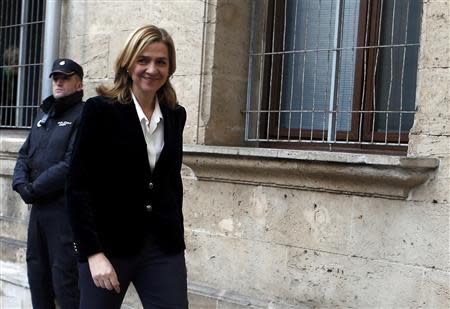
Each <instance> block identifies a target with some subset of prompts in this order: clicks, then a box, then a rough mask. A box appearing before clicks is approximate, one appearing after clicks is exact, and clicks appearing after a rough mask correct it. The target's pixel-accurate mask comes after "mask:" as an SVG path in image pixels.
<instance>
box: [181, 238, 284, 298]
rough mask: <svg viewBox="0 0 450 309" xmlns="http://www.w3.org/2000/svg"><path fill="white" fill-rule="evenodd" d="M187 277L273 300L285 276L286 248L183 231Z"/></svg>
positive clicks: (227, 289)
mask: <svg viewBox="0 0 450 309" xmlns="http://www.w3.org/2000/svg"><path fill="white" fill-rule="evenodd" d="M187 233H188V235H187V248H188V249H187V251H186V261H187V266H188V278H189V280H192V281H195V282H201V283H202V284H204V285H208V286H212V287H214V288H215V289H218V290H224V293H225V292H227V291H238V292H239V293H240V294H241V295H245V296H246V297H250V298H256V299H258V298H261V297H264V298H267V299H269V300H272V299H273V300H277V299H278V298H277V297H278V295H280V294H281V291H280V290H281V289H283V282H284V280H285V277H286V257H287V255H286V254H287V248H286V247H284V246H281V245H277V244H270V243H265V242H260V241H254V240H248V239H236V238H231V237H223V236H220V235H214V234H212V233H208V232H207V231H192V230H187Z"/></svg>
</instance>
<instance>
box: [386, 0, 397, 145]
mask: <svg viewBox="0 0 450 309" xmlns="http://www.w3.org/2000/svg"><path fill="white" fill-rule="evenodd" d="M396 6H397V0H394V4H393V8H392V26H391V45H394V29H395V8H396ZM393 49H394V47H391V48H390V49H389V55H390V58H391V61H390V62H391V63H390V65H391V67H390V73H391V76H390V80H389V95H388V101H387V107H386V110H388V111H390V109H391V97H392V81H393V80H394V55H393ZM388 126H389V113H387V114H386V121H385V131H384V142H385V143H387V142H388Z"/></svg>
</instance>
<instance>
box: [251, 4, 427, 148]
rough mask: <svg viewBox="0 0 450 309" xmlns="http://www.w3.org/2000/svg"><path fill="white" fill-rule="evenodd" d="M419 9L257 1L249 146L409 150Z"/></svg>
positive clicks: (390, 5)
mask: <svg viewBox="0 0 450 309" xmlns="http://www.w3.org/2000/svg"><path fill="white" fill-rule="evenodd" d="M421 11H422V1H419V0H361V1H359V0H258V1H254V2H253V19H252V38H251V48H250V58H249V62H250V67H249V87H248V94H247V109H246V111H245V113H246V140H247V141H257V142H269V143H274V142H276V143H278V142H285V143H320V144H346V145H352V144H353V145H355V146H358V145H387V146H405V145H407V143H408V132H409V130H410V128H411V127H412V124H413V120H414V113H415V89H416V75H417V61H418V50H419V36H420V19H421Z"/></svg>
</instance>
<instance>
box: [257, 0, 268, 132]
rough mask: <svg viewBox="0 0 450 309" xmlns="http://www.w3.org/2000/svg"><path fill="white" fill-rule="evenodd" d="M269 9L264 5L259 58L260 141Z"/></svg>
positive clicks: (258, 114) (258, 112) (258, 117)
mask: <svg viewBox="0 0 450 309" xmlns="http://www.w3.org/2000/svg"><path fill="white" fill-rule="evenodd" d="M267 7H268V5H267V4H265V5H264V15H263V18H262V20H263V21H264V22H263V31H262V33H263V34H264V35H263V38H264V39H263V40H262V46H261V48H262V50H261V55H260V56H258V57H259V65H260V66H259V80H258V85H259V91H258V102H257V105H258V109H257V113H256V115H257V117H256V139H258V140H259V139H260V130H259V128H260V126H261V117H262V111H261V103H262V91H263V86H264V66H265V59H266V56H265V51H266V36H265V34H266V33H267V28H266V27H267V23H266V22H265V21H266V20H267V14H268V12H267Z"/></svg>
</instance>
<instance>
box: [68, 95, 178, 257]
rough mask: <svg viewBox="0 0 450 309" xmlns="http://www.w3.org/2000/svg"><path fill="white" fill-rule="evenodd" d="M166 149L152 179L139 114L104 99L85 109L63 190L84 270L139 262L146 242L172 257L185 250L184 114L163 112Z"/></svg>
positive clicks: (92, 101) (90, 102) (166, 109)
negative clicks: (99, 256) (103, 258)
mask: <svg viewBox="0 0 450 309" xmlns="http://www.w3.org/2000/svg"><path fill="white" fill-rule="evenodd" d="M160 107H161V112H162V114H163V118H164V120H163V121H164V147H163V149H162V152H161V155H160V157H159V159H158V161H157V163H156V165H155V168H154V170H153V171H151V169H150V165H149V162H148V155H147V147H146V143H145V139H144V135H143V133H142V129H141V125H140V122H139V118H138V115H137V112H136V107H135V106H134V104H133V103H132V102H131V101H130V102H129V103H127V104H122V103H119V102H118V101H111V100H109V99H107V98H105V97H101V96H98V97H94V98H91V99H89V100H88V101H87V102H86V104H85V107H84V109H83V113H82V116H81V122H80V127H79V131H78V134H77V137H76V140H75V146H74V151H73V155H72V160H71V164H70V167H69V173H68V177H67V182H66V197H67V207H68V212H69V216H70V221H71V225H72V229H73V232H74V239H75V243H74V246H75V250H76V251H77V254H78V258H79V260H80V261H81V262H83V261H86V259H87V257H88V256H90V255H92V254H95V253H98V252H104V253H105V254H106V255H107V256H108V255H110V256H132V255H135V254H138V252H139V250H140V248H141V247H142V245H143V242H144V240H145V238H146V237H148V234H151V235H152V237H153V238H154V239H155V240H156V242H157V243H158V244H159V245H160V247H161V248H162V249H163V250H164V251H166V252H167V253H177V252H180V251H182V250H184V249H185V243H184V228H183V214H182V200H183V186H182V181H181V175H180V171H181V163H182V148H183V140H182V136H183V129H184V124H185V122H186V111H185V109H184V108H183V107H182V106H180V105H177V106H176V108H175V109H171V108H169V107H167V106H165V105H164V104H160Z"/></svg>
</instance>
